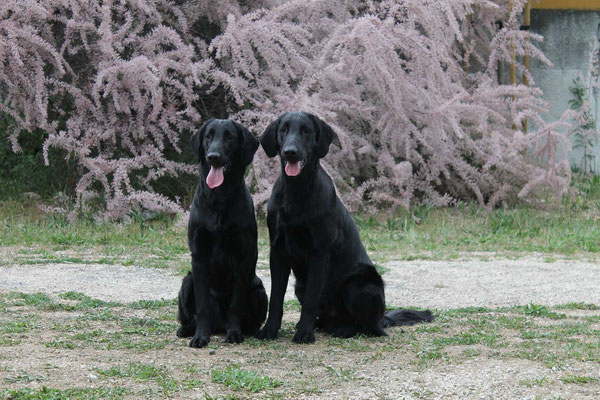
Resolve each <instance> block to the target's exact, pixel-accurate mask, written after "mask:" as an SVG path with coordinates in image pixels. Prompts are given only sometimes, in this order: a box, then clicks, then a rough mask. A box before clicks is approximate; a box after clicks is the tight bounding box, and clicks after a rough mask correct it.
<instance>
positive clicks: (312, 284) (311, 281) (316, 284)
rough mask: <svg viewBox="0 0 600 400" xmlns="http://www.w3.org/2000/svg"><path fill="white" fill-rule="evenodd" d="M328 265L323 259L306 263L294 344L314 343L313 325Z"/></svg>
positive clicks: (315, 259)
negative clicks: (303, 290) (306, 267)
mask: <svg viewBox="0 0 600 400" xmlns="http://www.w3.org/2000/svg"><path fill="white" fill-rule="evenodd" d="M328 266H329V265H328V263H327V261H326V258H325V257H322V256H321V257H311V258H310V260H309V262H308V277H307V278H308V279H307V280H306V291H305V293H304V301H303V302H302V310H301V311H300V321H298V323H297V324H296V334H295V335H294V338H293V339H292V340H293V341H294V342H295V343H314V341H315V323H316V320H317V314H318V312H319V303H320V301H321V292H322V291H323V286H324V285H325V280H326V279H327V271H328V269H329V268H328Z"/></svg>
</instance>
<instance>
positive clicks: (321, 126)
mask: <svg viewBox="0 0 600 400" xmlns="http://www.w3.org/2000/svg"><path fill="white" fill-rule="evenodd" d="M308 116H309V117H310V119H312V121H313V123H314V124H315V126H316V128H317V143H318V147H317V156H319V158H323V157H325V156H326V155H327V152H329V145H330V144H331V142H332V141H333V137H334V136H335V133H334V132H333V128H331V126H329V124H327V122H325V121H323V120H322V119H321V118H319V117H317V116H314V115H312V114H308Z"/></svg>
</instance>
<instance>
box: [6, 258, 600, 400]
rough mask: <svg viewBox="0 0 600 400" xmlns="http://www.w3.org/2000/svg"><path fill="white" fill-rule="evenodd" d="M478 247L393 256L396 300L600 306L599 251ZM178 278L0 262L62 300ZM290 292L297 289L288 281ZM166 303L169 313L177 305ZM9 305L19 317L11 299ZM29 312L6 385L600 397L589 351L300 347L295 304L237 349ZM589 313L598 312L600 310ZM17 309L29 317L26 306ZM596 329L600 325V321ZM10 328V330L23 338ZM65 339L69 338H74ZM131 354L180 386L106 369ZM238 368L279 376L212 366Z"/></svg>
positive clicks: (202, 392) (129, 295) (136, 296)
mask: <svg viewBox="0 0 600 400" xmlns="http://www.w3.org/2000/svg"><path fill="white" fill-rule="evenodd" d="M0 251H1V250H0ZM0 255H1V254H0ZM481 258H482V257H481V256H475V258H469V257H468V256H467V257H466V258H465V259H463V260H456V261H426V260H415V261H402V262H400V261H392V262H388V263H385V264H384V267H385V268H386V270H387V271H386V273H385V274H384V280H385V282H386V299H387V303H388V304H389V305H392V306H409V307H427V308H432V309H436V310H438V311H440V310H450V309H457V308H461V307H471V306H473V307H490V308H495V307H499V306H510V305H527V304H530V303H535V304H540V305H545V306H555V305H560V304H566V303H571V302H581V303H590V304H595V305H600V289H599V288H600V263H598V262H597V261H584V260H571V259H557V260H554V261H552V262H545V261H544V260H543V259H542V258H541V257H536V256H528V257H523V258H519V259H511V260H508V259H502V258H488V259H487V260H482V259H481ZM258 274H259V276H261V278H262V279H263V281H264V283H265V286H266V287H267V291H269V287H270V280H269V276H268V275H269V274H268V270H264V269H261V270H259V271H258ZM180 282H181V276H180V275H177V274H175V273H174V272H172V271H168V270H158V269H151V268H140V267H135V266H121V265H103V264H93V263H91V264H76V263H69V264H67V263H65V264H60V263H56V264H32V265H12V264H8V265H6V263H5V265H4V266H2V264H0V293H9V292H22V293H37V292H42V293H45V294H48V295H51V296H53V297H55V296H56V295H58V294H60V293H65V292H67V291H76V292H80V293H84V294H85V295H87V296H90V297H92V298H94V299H101V300H106V301H118V302H122V303H130V302H133V301H136V300H150V299H155V300H156V299H172V298H174V297H176V295H177V291H178V289H179V284H180ZM286 298H287V299H293V298H294V296H293V287H292V282H290V286H289V287H288V292H287V296H286ZM11 310H12V309H11ZM168 311H169V312H173V311H174V307H171V308H170V309H168ZM163 312H164V310H163ZM11 313H13V314H14V310H13V311H11ZM156 313H157V312H155V311H152V310H145V309H138V310H130V309H128V310H126V311H123V313H122V315H120V316H119V318H116V319H110V318H108V319H106V321H105V320H103V319H102V318H98V319H97V320H93V321H89V322H86V323H85V325H86V326H85V328H86V331H87V332H96V331H99V332H101V333H97V335H98V337H102V335H109V334H115V335H116V334H118V332H119V330H120V329H122V326H123V323H124V322H123V321H130V320H132V321H133V320H136V318H137V320H140V319H144V318H151V317H152V318H156V319H157V320H160V318H164V315H163V316H161V315H160V314H156ZM572 313H575V311H572ZM582 313H585V311H582ZM33 314H35V315H33ZM33 314H32V316H31V319H32V320H33V321H37V322H34V323H33V325H34V326H35V329H33V328H32V329H31V330H30V331H28V332H29V333H25V334H23V335H22V336H21V337H19V343H18V344H15V345H11V346H6V345H3V346H0V388H2V387H6V388H8V389H19V388H24V387H32V388H39V387H41V386H42V385H43V386H48V387H57V388H70V387H96V388H97V387H114V386H127V387H128V388H130V389H132V390H133V391H134V393H137V394H134V395H131V394H130V395H127V396H126V397H130V398H137V397H151V398H163V397H169V398H205V397H206V398H211V397H210V396H212V398H222V397H223V396H229V398H257V397H266V398H269V397H275V398H327V399H335V398H343V399H346V398H347V399H375V398H382V399H402V398H406V399H420V398H428V399H558V398H564V399H595V398H598V393H600V382H599V380H598V379H596V378H600V363H599V362H598V361H597V360H592V361H590V359H589V357H588V358H586V357H583V356H582V357H580V358H577V357H575V358H573V359H569V360H568V361H566V362H563V363H560V364H556V365H554V364H552V362H550V361H548V360H547V359H536V357H534V356H532V357H512V356H511V354H512V353H511V354H509V353H510V351H509V350H506V347H502V346H500V347H494V346H492V347H491V348H490V347H486V346H484V345H481V344H475V345H470V346H466V345H465V346H463V345H461V344H460V343H458V344H457V345H455V346H452V347H451V348H450V347H449V348H445V351H446V352H445V353H444V355H443V356H442V357H440V358H433V360H432V361H431V362H420V361H419V362H417V361H415V354H417V355H422V353H423V352H427V351H428V350H427V349H420V350H419V351H418V352H415V351H413V350H414V349H413V347H415V346H416V344H417V343H420V342H423V341H424V340H426V339H427V336H428V335H430V333H429V332H428V331H427V329H428V328H427V326H426V325H421V326H420V327H406V328H402V329H400V328H394V329H391V330H390V337H389V338H384V339H376V340H367V341H364V340H361V339H349V340H346V341H341V340H332V339H331V338H328V337H326V336H323V335H322V334H318V335H317V343H315V344H314V345H306V346H304V345H293V344H291V343H290V339H291V336H292V334H293V325H294V323H295V322H296V321H297V319H298V317H299V314H298V311H297V310H288V311H286V313H285V317H284V328H283V330H282V334H281V337H280V339H278V340H277V341H275V342H269V343H261V342H258V341H256V340H254V339H252V340H248V341H247V342H246V343H244V344H243V345H238V346H233V345H227V344H224V343H223V338H222V337H219V336H215V337H214V338H213V341H212V343H211V345H210V347H209V349H202V350H191V349H189V348H187V347H186V344H187V340H185V339H178V338H176V337H175V336H174V329H175V324H174V321H173V320H172V319H171V321H170V322H169V323H170V324H171V325H173V333H171V332H170V331H169V332H168V333H166V334H164V335H163V336H161V337H160V340H159V341H160V343H161V345H160V346H157V345H156V342H152V343H150V344H148V345H147V347H144V346H146V344H145V343H146V342H143V338H142V339H139V341H138V342H135V341H134V342H133V344H131V345H127V344H124V343H125V342H123V340H122V338H121V337H120V336H119V339H118V340H116V339H114V338H113V339H110V340H112V342H111V343H113V348H110V346H109V348H105V346H104V345H103V344H102V343H103V342H102V341H100V340H98V341H94V340H89V343H88V342H85V344H79V342H77V341H76V340H78V339H77V338H76V336H74V332H75V333H76V332H77V331H80V330H81V325H80V322H78V320H77V319H76V318H75V317H74V316H73V315H71V314H67V313H65V314H64V315H62V314H60V312H58V313H57V312H56V311H53V312H48V313H47V312H34V313H33ZM585 315H587V314H585ZM590 315H592V316H593V317H594V318H597V317H598V316H599V315H600V313H599V312H595V313H593V314H590ZM14 317H15V318H21V319H23V318H25V319H27V315H25V316H24V317H23V316H18V317H17V316H14ZM465 321H466V319H465ZM10 323H11V324H13V325H14V322H10ZM436 323H437V324H438V325H436V326H435V330H433V329H432V330H431V332H434V331H439V330H442V331H443V330H445V329H448V330H450V331H453V330H456V331H458V330H459V329H460V328H459V327H456V326H455V325H452V321H451V319H450V320H447V321H444V320H442V321H438V322H436ZM119 324H121V325H119ZM13 325H10V326H13ZM430 326H433V324H432V325H430ZM167 328H168V329H167V330H169V329H170V328H169V326H167ZM591 328H593V329H592V330H595V331H597V332H600V322H599V323H595V325H592V326H591ZM586 329H587V328H586ZM7 331H8V330H7V328H5V332H7ZM10 337H11V339H10V340H13V339H12V338H14V336H10ZM65 337H67V338H70V339H69V340H66V341H65ZM599 337H600V335H597V334H596V335H595V336H592V338H593V339H592V343H591V345H592V346H595V347H594V348H597V347H600V340H599V339H598V338H599ZM586 338H588V337H587V336H586ZM1 339H2V331H1V330H0V340H1ZM136 340H137V339H136ZM502 340H503V341H505V342H514V343H520V342H521V341H522V340H523V339H522V338H521V337H518V336H513V335H512V334H507V335H504V337H503V338H502ZM586 340H588V339H586ZM44 343H46V344H44ZM48 343H51V344H52V345H50V346H49V345H48ZM61 343H62V344H61ZM68 343H71V345H67V344H68ZM82 343H83V342H82ZM114 343H116V345H114ZM514 343H513V344H514ZM55 344H56V345H55ZM153 346H154V347H153ZM509 347H510V346H509ZM510 348H512V347H510ZM511 351H512V350H511ZM531 351H532V352H534V350H531ZM503 352H506V354H503ZM532 354H533V353H532ZM424 358H426V357H422V358H421V360H422V359H424ZM131 363H139V364H144V365H153V366H157V368H158V369H159V370H164V371H167V376H168V377H169V378H170V379H172V380H174V381H178V382H180V386H181V385H183V386H182V388H181V389H180V390H175V391H170V392H169V391H168V390H167V389H165V387H166V386H164V385H166V383H164V382H163V381H160V382H159V381H156V382H159V383H158V384H157V383H156V382H155V381H152V382H153V383H152V385H155V386H156V385H158V389H156V390H155V391H152V390H151V391H149V392H148V391H147V390H148V389H147V387H148V386H152V385H150V384H149V383H148V381H145V380H143V379H142V380H140V379H135V378H132V377H124V376H116V377H112V378H108V379H107V378H105V377H102V376H101V374H99V373H98V371H102V370H104V371H106V370H108V369H110V368H111V367H115V366H116V367H119V368H126V366H127V365H131ZM229 365H237V366H239V367H240V368H242V369H252V370H258V371H260V374H262V375H266V376H270V377H274V378H275V379H277V380H279V381H280V382H283V384H282V386H280V387H278V388H276V389H273V390H270V391H266V392H265V391H263V392H257V393H248V392H243V391H242V392H241V393H240V392H238V391H231V390H230V389H229V388H225V387H224V386H223V385H218V384H215V383H213V382H211V375H210V371H211V370H214V369H219V368H221V369H223V368H226V367H227V366H229ZM23 376H25V378H23ZM565 376H585V377H590V378H591V379H590V382H588V383H585V384H567V383H565ZM27 377H29V378H27ZM38 378H39V379H38ZM161 382H163V383H161ZM181 382H187V383H185V384H183V383H181ZM190 382H192V383H190ZM194 382H196V383H194ZM198 382H200V383H198ZM161 385H163V386H161ZM186 385H187V386H186ZM145 391H146V392H145ZM141 393H146V394H145V395H143V396H142V395H141ZM207 396H208V397H207Z"/></svg>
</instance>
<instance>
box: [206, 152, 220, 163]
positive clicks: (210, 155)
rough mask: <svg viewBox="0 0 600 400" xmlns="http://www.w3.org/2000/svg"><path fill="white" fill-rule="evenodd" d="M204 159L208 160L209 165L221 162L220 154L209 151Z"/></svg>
mask: <svg viewBox="0 0 600 400" xmlns="http://www.w3.org/2000/svg"><path fill="white" fill-rule="evenodd" d="M206 159H207V160H208V162H211V163H213V162H219V161H221V154H220V153H217V152H214V151H211V152H210V153H208V154H207V155H206Z"/></svg>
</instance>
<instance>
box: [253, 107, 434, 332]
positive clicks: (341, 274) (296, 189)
mask: <svg viewBox="0 0 600 400" xmlns="http://www.w3.org/2000/svg"><path fill="white" fill-rule="evenodd" d="M333 137H334V132H333V130H332V129H331V127H330V126H329V125H327V124H326V123H325V122H323V121H322V120H320V119H319V118H317V117H315V116H314V115H311V114H307V113H302V112H300V113H297V112H294V113H286V114H283V115H282V116H281V117H279V119H277V120H276V121H274V122H272V123H271V124H270V125H269V126H268V127H267V129H266V130H265V132H264V133H263V135H262V136H261V137H260V143H261V145H262V147H263V148H264V150H265V152H266V153H267V155H268V156H269V157H275V156H276V155H277V154H279V156H280V157H281V169H282V171H281V175H280V176H279V179H277V182H276V183H275V186H274V187H273V192H272V194H271V198H270V200H269V204H268V208H267V224H268V227H269V237H270V242H271V257H270V258H271V260H270V263H271V266H270V267H271V278H272V289H271V302H270V306H269V317H268V318H267V323H266V324H265V326H264V327H263V328H262V329H261V330H260V331H259V332H258V334H257V337H259V338H260V339H274V338H275V337H277V333H278V331H279V328H280V327H281V317H282V315H283V298H284V294H285V289H286V286H287V282H288V277H289V274H290V269H291V270H292V271H293V272H294V275H295V277H296V288H295V292H296V296H297V297H298V300H299V301H300V303H301V305H302V311H301V313H300V321H299V322H298V324H297V325H296V334H295V335H294V339H293V340H294V342H297V343H312V342H314V340H315V336H314V329H315V327H318V328H320V329H322V330H324V331H325V332H328V333H330V334H332V335H333V336H338V337H351V336H354V335H356V334H357V333H364V334H367V335H374V336H383V335H385V334H386V333H385V331H384V330H383V328H386V327H390V326H395V325H412V324H414V323H416V322H420V321H431V320H432V315H431V312H429V311H411V310H401V311H394V312H392V313H388V314H386V315H384V312H385V297H384V292H383V280H382V279H381V276H380V275H379V273H378V272H377V270H376V269H375V267H374V266H373V263H372V262H371V260H370V259H369V256H368V255H367V253H366V251H365V248H364V247H363V245H362V243H361V241H360V238H359V236H358V230H357V228H356V225H355V224H354V221H353V220H352V217H351V216H350V214H349V213H348V211H347V210H346V208H345V207H344V205H343V204H342V203H341V201H340V200H339V198H338V197H337V195H336V193H335V188H334V186H333V183H332V181H331V178H330V177H329V175H327V173H326V172H325V171H324V170H323V168H322V167H321V165H320V163H319V159H320V158H323V157H325V155H326V154H327V152H328V150H329V145H330V144H331V141H332V140H333Z"/></svg>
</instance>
